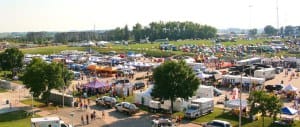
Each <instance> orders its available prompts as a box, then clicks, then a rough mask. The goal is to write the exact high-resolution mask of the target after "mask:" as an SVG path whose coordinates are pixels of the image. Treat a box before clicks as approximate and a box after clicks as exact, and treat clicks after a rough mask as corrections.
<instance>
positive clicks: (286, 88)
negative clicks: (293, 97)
mask: <svg viewBox="0 0 300 127" xmlns="http://www.w3.org/2000/svg"><path fill="white" fill-rule="evenodd" d="M283 90H284V91H297V90H298V88H296V87H294V86H293V85H291V84H289V85H287V86H285V87H284V88H283Z"/></svg>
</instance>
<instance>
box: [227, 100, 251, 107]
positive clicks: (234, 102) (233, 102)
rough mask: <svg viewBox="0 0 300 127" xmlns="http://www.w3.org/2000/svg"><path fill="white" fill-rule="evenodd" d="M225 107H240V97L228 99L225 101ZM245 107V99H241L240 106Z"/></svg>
mask: <svg viewBox="0 0 300 127" xmlns="http://www.w3.org/2000/svg"><path fill="white" fill-rule="evenodd" d="M225 107H228V108H239V107H240V99H235V100H229V101H227V102H225ZM245 107H247V101H246V100H242V108H245Z"/></svg>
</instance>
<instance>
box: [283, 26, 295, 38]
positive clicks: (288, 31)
mask: <svg viewBox="0 0 300 127" xmlns="http://www.w3.org/2000/svg"><path fill="white" fill-rule="evenodd" d="M284 35H285V36H293V35H294V27H293V26H286V27H285V29H284Z"/></svg>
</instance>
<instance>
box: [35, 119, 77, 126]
mask: <svg viewBox="0 0 300 127" xmlns="http://www.w3.org/2000/svg"><path fill="white" fill-rule="evenodd" d="M31 127H72V125H69V124H66V123H65V122H64V121H62V120H60V118H58V117H42V118H31Z"/></svg>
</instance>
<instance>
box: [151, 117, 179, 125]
mask: <svg viewBox="0 0 300 127" xmlns="http://www.w3.org/2000/svg"><path fill="white" fill-rule="evenodd" d="M151 124H152V127H175V125H174V124H173V123H172V121H171V120H169V119H154V120H152V123H151Z"/></svg>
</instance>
